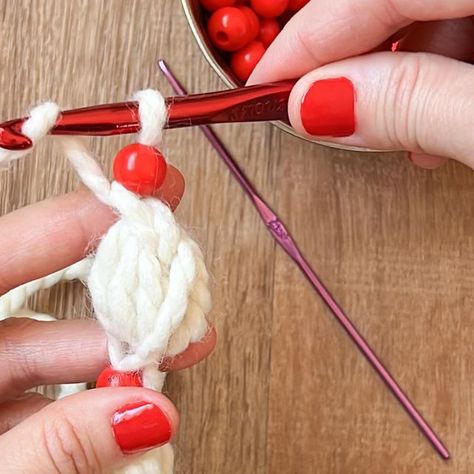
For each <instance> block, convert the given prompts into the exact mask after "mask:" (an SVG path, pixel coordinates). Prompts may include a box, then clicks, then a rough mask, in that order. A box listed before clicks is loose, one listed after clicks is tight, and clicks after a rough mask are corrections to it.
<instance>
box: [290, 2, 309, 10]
mask: <svg viewBox="0 0 474 474" xmlns="http://www.w3.org/2000/svg"><path fill="white" fill-rule="evenodd" d="M307 3H309V0H289V2H288V10H290V11H297V10H300V9H301V8H303V7H304V6H305V5H306V4H307Z"/></svg>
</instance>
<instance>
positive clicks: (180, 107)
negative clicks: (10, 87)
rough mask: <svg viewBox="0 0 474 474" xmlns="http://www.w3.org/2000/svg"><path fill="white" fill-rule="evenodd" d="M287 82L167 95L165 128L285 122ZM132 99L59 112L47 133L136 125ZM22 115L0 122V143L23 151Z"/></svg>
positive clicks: (116, 131) (120, 130)
mask: <svg viewBox="0 0 474 474" xmlns="http://www.w3.org/2000/svg"><path fill="white" fill-rule="evenodd" d="M293 84H294V82H293V81H284V82H277V83H271V84H264V85H257V86H250V87H241V88H239V89H232V90H224V91H219V92H209V93H206V94H194V95H189V96H185V97H182V96H179V97H168V98H167V99H166V104H167V106H168V122H167V125H166V127H165V128H178V127H190V126H194V125H204V124H217V123H232V122H262V121H268V120H284V121H286V122H288V110H287V106H288V97H289V95H290V91H291V89H292V87H293ZM137 110H138V103H137V102H121V103H117V104H105V105H96V106H93V107H85V108H81V109H74V110H66V111H64V112H62V113H61V116H60V117H59V119H58V121H57V122H56V124H55V126H54V127H53V129H52V130H51V132H50V133H51V134H53V135H120V134H125V133H135V132H137V131H138V130H139V128H140V121H139V117H138V113H137ZM24 121H25V118H21V119H15V120H10V121H8V122H5V123H2V124H0V147H2V148H6V149H8V150H24V149H26V148H29V147H31V145H32V144H31V140H30V139H29V138H28V137H27V136H25V135H23V134H22V132H21V127H22V125H23V122H24Z"/></svg>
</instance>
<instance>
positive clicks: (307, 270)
mask: <svg viewBox="0 0 474 474" xmlns="http://www.w3.org/2000/svg"><path fill="white" fill-rule="evenodd" d="M158 67H159V68H160V70H161V72H162V73H163V74H164V76H165V77H166V79H167V80H168V82H169V83H170V85H171V87H172V88H173V90H174V91H175V92H176V93H177V94H186V93H187V92H186V90H185V89H184V87H183V86H182V85H181V84H180V82H179V81H178V79H177V78H176V77H175V76H174V74H173V72H172V71H171V70H170V68H169V66H168V65H167V64H166V62H165V61H164V60H159V61H158ZM201 130H202V131H203V133H204V135H205V136H206V137H207V139H208V140H209V141H210V143H211V144H212V146H213V147H214V148H215V150H216V151H217V153H218V155H219V157H220V158H221V159H222V161H223V162H224V163H225V165H226V166H227V167H228V168H229V170H230V172H231V173H232V175H233V176H234V178H235V179H236V180H237V181H238V183H239V184H240V185H241V187H242V189H243V190H244V191H245V193H246V194H247V196H248V197H249V198H250V200H251V202H252V204H253V205H254V207H255V208H256V210H257V211H258V213H259V215H260V217H261V218H262V220H263V222H264V223H265V225H266V227H267V229H268V231H269V232H270V233H271V235H272V236H273V238H274V239H275V240H276V242H277V243H278V244H279V245H280V246H281V247H282V248H283V250H284V251H285V252H286V253H287V254H288V256H289V257H290V258H291V259H292V260H293V262H294V263H295V264H296V265H297V266H298V268H299V269H300V270H301V271H302V273H303V274H304V276H305V277H306V278H307V280H308V281H309V282H310V284H311V285H312V287H313V288H314V289H315V291H316V292H317V293H318V294H319V296H320V297H321V298H322V300H323V301H324V303H325V304H326V305H327V307H328V308H329V310H330V311H331V313H332V315H333V316H334V317H335V319H336V320H337V322H338V323H339V324H340V325H341V326H342V327H343V328H344V330H345V331H346V333H347V334H348V336H349V337H350V339H351V340H352V341H353V342H354V344H355V345H356V347H357V348H358V349H359V350H360V351H361V352H362V354H363V355H364V356H365V358H366V359H367V360H368V361H369V363H370V364H371V366H372V367H373V369H374V370H375V372H376V373H377V375H378V376H379V377H380V378H381V379H382V380H383V382H384V383H385V384H386V386H387V387H388V389H389V390H390V391H391V392H392V394H393V395H394V396H395V398H396V399H397V401H398V402H399V403H400V405H401V406H402V407H403V409H404V410H405V411H406V412H407V413H408V415H409V416H410V417H411V419H412V420H413V421H414V423H415V425H416V426H417V427H418V429H419V430H420V431H421V432H422V433H423V435H424V436H425V437H426V438H427V439H428V441H429V442H430V443H431V445H432V446H433V448H434V449H435V450H436V452H437V453H438V454H439V455H440V456H441V457H442V458H443V459H449V457H450V455H449V452H448V450H447V448H446V447H445V446H444V444H443V442H442V441H441V440H440V438H439V437H438V435H437V434H436V433H435V432H434V431H433V429H432V428H431V427H430V425H429V424H428V422H427V421H426V420H425V419H424V418H423V415H421V413H420V412H419V411H418V410H417V409H416V407H415V406H414V405H413V403H412V402H411V400H410V399H409V398H408V396H407V395H406V394H405V393H404V392H403V390H402V388H401V387H400V386H399V384H398V383H397V381H396V380H395V379H394V377H393V376H392V374H391V373H390V372H389V371H388V369H387V368H386V367H385V366H384V364H383V363H382V361H381V360H380V359H379V358H378V356H377V354H376V353H375V352H374V351H373V349H372V348H371V347H370V345H369V343H368V342H367V341H366V340H365V339H364V338H363V336H362V335H361V334H360V332H359V331H358V329H357V328H356V327H355V325H354V324H353V323H352V321H351V320H350V318H349V316H347V314H346V313H345V312H344V310H343V309H342V308H341V307H340V306H339V304H338V303H337V301H336V300H335V299H334V297H333V296H332V295H331V293H330V292H329V290H328V289H327V288H326V287H325V285H324V284H323V282H322V281H321V280H320V279H319V277H318V276H317V275H316V273H315V272H314V270H313V269H312V268H311V265H310V264H309V263H308V261H307V260H306V259H305V258H304V256H303V254H302V253H301V251H300V249H299V248H298V246H297V244H296V242H295V241H294V239H293V238H292V236H291V234H290V233H289V231H288V229H287V228H286V227H285V225H284V224H283V222H282V221H281V220H280V219H279V217H278V216H277V214H276V213H275V212H274V211H273V210H272V209H271V208H270V206H269V205H268V204H267V203H266V202H265V201H264V200H263V198H262V197H261V196H260V194H259V193H258V192H257V191H256V189H255V188H254V186H253V185H252V183H251V182H250V181H249V179H248V178H247V177H246V176H245V174H244V172H243V171H242V170H241V169H240V167H239V165H238V164H237V163H236V161H235V160H234V158H233V157H232V155H231V154H230V152H229V151H228V150H227V149H226V147H225V145H224V144H223V143H222V141H221V140H220V139H219V137H218V136H217V135H216V134H215V133H214V131H213V130H212V128H211V127H208V126H205V125H204V126H201Z"/></svg>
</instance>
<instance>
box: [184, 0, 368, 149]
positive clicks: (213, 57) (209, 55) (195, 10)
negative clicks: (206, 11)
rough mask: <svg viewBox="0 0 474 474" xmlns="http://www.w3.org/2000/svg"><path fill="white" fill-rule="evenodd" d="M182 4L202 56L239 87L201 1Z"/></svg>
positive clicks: (230, 84)
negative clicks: (216, 43) (210, 29)
mask: <svg viewBox="0 0 474 474" xmlns="http://www.w3.org/2000/svg"><path fill="white" fill-rule="evenodd" d="M181 4H182V5H183V9H184V13H185V15H186V19H187V21H188V23H189V26H190V28H191V31H192V32H193V35H194V39H195V40H196V42H197V44H198V46H199V48H200V50H201V51H202V54H203V55H204V57H205V58H206V59H207V62H208V63H209V64H210V65H211V67H212V68H213V69H214V71H216V73H217V74H218V75H219V77H220V78H221V79H222V81H223V82H224V83H225V84H226V85H227V86H228V87H229V88H235V87H239V84H238V82H237V80H236V79H235V77H234V75H233V74H232V71H231V70H230V68H229V66H228V65H227V64H226V63H225V61H224V60H223V59H222V56H221V54H219V52H218V51H217V50H216V49H215V48H214V46H213V45H212V44H211V42H210V41H209V39H208V37H207V34H206V30H205V28H204V17H203V14H202V10H201V7H200V5H199V0H181ZM273 123H274V125H276V126H277V127H278V128H280V129H282V130H284V131H285V132H287V133H290V134H291V135H294V136H295V137H298V138H301V139H303V140H306V141H310V142H313V143H318V144H320V145H325V146H329V147H332V148H340V149H343V150H353V151H375V150H369V149H366V148H359V147H351V146H346V145H339V144H337V143H330V142H325V141H320V140H312V139H310V138H308V137H305V136H304V135H300V134H299V133H297V132H295V131H294V130H293V128H291V127H290V126H289V125H287V124H286V123H283V122H273Z"/></svg>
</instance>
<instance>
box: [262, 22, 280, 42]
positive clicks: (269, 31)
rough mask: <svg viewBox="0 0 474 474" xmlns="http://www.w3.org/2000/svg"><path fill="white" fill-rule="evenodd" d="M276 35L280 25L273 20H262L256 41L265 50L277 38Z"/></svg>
mask: <svg viewBox="0 0 474 474" xmlns="http://www.w3.org/2000/svg"><path fill="white" fill-rule="evenodd" d="M278 33H280V25H279V23H278V21H276V20H275V18H262V21H261V22H260V31H259V33H258V39H259V40H260V41H261V42H262V43H263V46H265V48H268V47H269V46H270V44H271V43H272V42H273V40H274V39H275V38H276V37H277V36H278Z"/></svg>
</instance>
